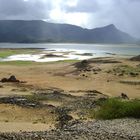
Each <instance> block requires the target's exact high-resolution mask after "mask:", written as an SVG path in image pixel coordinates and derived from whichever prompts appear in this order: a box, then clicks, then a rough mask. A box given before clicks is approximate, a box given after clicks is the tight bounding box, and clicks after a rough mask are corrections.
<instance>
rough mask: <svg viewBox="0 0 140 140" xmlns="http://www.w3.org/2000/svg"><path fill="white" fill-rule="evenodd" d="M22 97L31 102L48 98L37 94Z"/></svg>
mask: <svg viewBox="0 0 140 140" xmlns="http://www.w3.org/2000/svg"><path fill="white" fill-rule="evenodd" d="M24 98H26V99H27V100H28V101H31V102H39V101H45V100H47V99H48V97H46V96H45V95H39V94H32V95H25V96H24Z"/></svg>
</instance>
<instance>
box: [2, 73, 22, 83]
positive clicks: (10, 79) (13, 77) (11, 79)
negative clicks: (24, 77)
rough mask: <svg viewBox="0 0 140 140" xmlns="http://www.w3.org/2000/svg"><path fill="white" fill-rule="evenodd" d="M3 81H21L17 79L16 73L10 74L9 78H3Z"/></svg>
mask: <svg viewBox="0 0 140 140" xmlns="http://www.w3.org/2000/svg"><path fill="white" fill-rule="evenodd" d="M1 82H2V83H5V82H20V81H19V80H17V79H16V77H15V76H14V75H12V76H10V77H9V78H2V79H1Z"/></svg>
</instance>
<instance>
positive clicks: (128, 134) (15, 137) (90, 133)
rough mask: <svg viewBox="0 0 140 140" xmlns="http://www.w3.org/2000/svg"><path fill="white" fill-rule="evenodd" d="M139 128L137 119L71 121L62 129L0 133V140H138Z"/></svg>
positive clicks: (139, 135)
mask: <svg viewBox="0 0 140 140" xmlns="http://www.w3.org/2000/svg"><path fill="white" fill-rule="evenodd" d="M120 126H121V127H120ZM139 128H140V120H139V119H127V118H126V119H115V120H106V121H103V120H96V121H88V122H80V121H72V122H70V123H68V124H67V127H64V128H63V129H54V130H51V131H43V132H40V131H39V132H19V133H0V140H76V139H77V140H140V129H139Z"/></svg>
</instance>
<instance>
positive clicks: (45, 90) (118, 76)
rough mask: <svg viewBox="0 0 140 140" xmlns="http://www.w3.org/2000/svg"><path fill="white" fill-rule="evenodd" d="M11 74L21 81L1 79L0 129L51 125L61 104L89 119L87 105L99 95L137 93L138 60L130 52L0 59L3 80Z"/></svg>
mask: <svg viewBox="0 0 140 140" xmlns="http://www.w3.org/2000/svg"><path fill="white" fill-rule="evenodd" d="M12 75H13V76H14V77H16V79H18V80H19V81H20V82H0V126H1V127H0V132H20V131H45V130H50V129H52V128H55V126H56V124H57V123H58V122H57V121H56V120H57V117H58V115H59V113H58V112H56V110H57V109H60V108H63V107H67V108H69V109H70V110H71V111H70V112H69V114H70V115H71V116H72V118H73V119H82V118H83V119H84V120H90V118H89V116H88V115H87V112H86V111H87V110H88V109H89V108H91V107H92V104H91V101H92V102H93V101H96V100H98V99H99V98H106V97H119V96H120V95H121V94H122V93H124V94H126V95H127V96H128V97H129V98H130V99H135V98H137V99H140V92H139V91H140V63H139V61H131V60H129V58H119V57H116V56H114V57H113V56H112V57H101V58H92V59H89V60H68V61H58V62H48V63H46V62H44V63H38V62H24V61H21V62H20V61H12V62H0V79H1V81H2V79H3V78H9V77H10V76H12ZM85 101H86V103H85ZM85 110H86V111H85Z"/></svg>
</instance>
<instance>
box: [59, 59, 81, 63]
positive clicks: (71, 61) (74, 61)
mask: <svg viewBox="0 0 140 140" xmlns="http://www.w3.org/2000/svg"><path fill="white" fill-rule="evenodd" d="M57 62H65V63H76V62H80V60H75V59H72V60H60V61H57Z"/></svg>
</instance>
